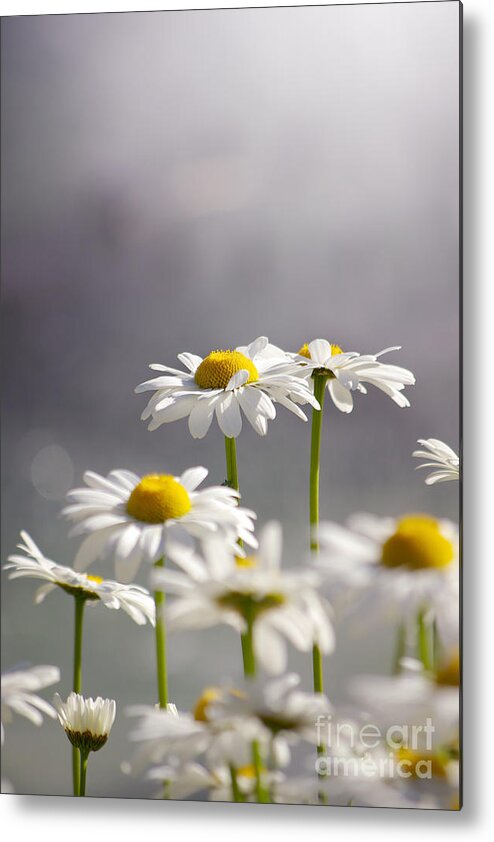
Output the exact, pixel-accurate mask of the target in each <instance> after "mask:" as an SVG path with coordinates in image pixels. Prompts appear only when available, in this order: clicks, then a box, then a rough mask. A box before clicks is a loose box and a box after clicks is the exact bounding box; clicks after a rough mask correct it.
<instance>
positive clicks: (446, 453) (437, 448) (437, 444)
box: [412, 439, 460, 485]
mask: <svg viewBox="0 0 494 842" xmlns="http://www.w3.org/2000/svg"><path fill="white" fill-rule="evenodd" d="M417 444H420V445H422V450H414V451H413V453H412V456H415V458H417V459H425V460H426V461H425V462H423V463H422V464H421V465H417V467H416V468H415V470H420V468H433V469H434V470H433V471H431V473H430V474H429V475H428V476H426V478H425V484H426V485H435V483H437V482H450V481H451V480H457V479H459V478H460V460H459V457H458V456H457V455H456V453H455V452H454V450H452V449H451V447H449V446H448V445H447V444H445V443H444V442H443V441H440V440H439V439H417Z"/></svg>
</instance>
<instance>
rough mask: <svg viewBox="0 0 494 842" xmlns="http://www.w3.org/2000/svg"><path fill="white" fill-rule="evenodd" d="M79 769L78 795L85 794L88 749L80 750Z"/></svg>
mask: <svg viewBox="0 0 494 842" xmlns="http://www.w3.org/2000/svg"><path fill="white" fill-rule="evenodd" d="M80 755H81V771H80V785H79V792H78V795H80V796H84V795H85V794H86V774H87V761H88V757H89V752H88V751H84V752H83V751H81V752H80Z"/></svg>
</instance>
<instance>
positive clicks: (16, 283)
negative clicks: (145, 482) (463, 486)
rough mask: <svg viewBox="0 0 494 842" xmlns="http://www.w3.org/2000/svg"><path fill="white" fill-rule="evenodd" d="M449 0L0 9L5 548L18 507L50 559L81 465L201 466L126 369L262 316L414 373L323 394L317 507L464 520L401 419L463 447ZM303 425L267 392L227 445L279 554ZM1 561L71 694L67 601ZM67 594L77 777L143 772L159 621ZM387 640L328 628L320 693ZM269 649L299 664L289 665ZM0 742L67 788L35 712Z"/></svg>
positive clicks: (32, 657)
mask: <svg viewBox="0 0 494 842" xmlns="http://www.w3.org/2000/svg"><path fill="white" fill-rule="evenodd" d="M458 11H459V9H458V4H457V3H456V2H445V3H426V4H425V3H424V4H420V3H417V4H397V5H393V4H391V5H388V6H386V5H376V6H348V7H332V8H331V7H330V8H298V9H273V10H244V11H239V10H236V11H210V12H176V13H173V12H167V13H148V14H120V15H87V16H70V17H68V16H67V17H39V18H24V19H22V18H17V19H4V20H3V21H2V211H3V213H2V226H3V231H2V277H3V289H2V295H3V313H2V319H3V325H2V327H3V330H2V340H3V352H4V353H3V361H4V377H3V379H4V389H3V415H2V422H3V434H2V457H3V458H2V471H3V485H2V488H3V494H2V515H3V516H2V559H5V558H6V556H7V555H8V553H9V552H12V551H13V548H14V546H15V543H16V539H17V534H18V531H19V529H21V528H25V529H27V530H28V531H29V532H30V533H31V534H32V535H33V537H34V538H35V540H36V541H37V542H38V543H39V545H40V546H41V548H42V549H43V550H44V551H45V552H46V554H47V555H48V556H51V557H54V558H56V559H58V560H59V561H60V562H62V563H64V562H65V563H70V562H71V560H72V557H73V554H74V551H75V548H76V542H75V541H72V540H69V539H68V538H67V528H66V525H65V523H64V522H63V521H61V520H59V519H58V513H59V510H60V508H61V505H62V500H63V497H64V493H65V491H66V490H67V488H68V487H70V486H72V485H73V484H79V481H80V478H81V474H82V472H83V471H84V470H85V469H86V468H92V469H94V470H96V471H99V472H101V473H104V472H106V471H108V470H111V468H113V467H129V468H133V469H135V470H136V471H137V472H138V473H140V472H143V473H144V472H146V471H149V470H163V471H173V472H180V471H181V470H183V469H184V468H185V467H187V466H190V465H195V464H204V465H206V466H207V467H208V468H209V470H210V479H211V481H213V482H221V481H222V479H223V474H224V469H223V460H224V454H223V442H222V438H221V435H220V433H219V430H218V429H217V428H216V427H214V428H212V430H211V431H210V433H209V435H208V436H207V438H206V439H205V440H203V441H202V442H196V441H193V440H192V439H191V438H190V436H189V434H188V431H187V426H186V423H185V422H177V423H175V424H170V425H167V426H165V427H163V428H162V429H161V430H159V431H157V432H155V433H153V434H151V433H148V432H147V430H146V427H145V425H144V424H142V422H140V421H139V414H140V411H141V409H142V407H143V404H144V401H143V399H142V396H135V395H133V388H134V386H135V385H136V383H138V382H140V381H141V380H143V379H144V378H145V377H146V375H147V369H146V366H147V364H148V363H150V362H165V363H168V364H171V365H173V360H174V358H175V355H176V354H177V353H178V352H179V351H184V350H189V351H192V352H194V353H199V354H201V355H202V354H206V353H207V352H208V351H209V350H211V349H212V348H216V347H230V346H235V345H237V344H244V343H246V342H248V341H250V340H251V339H252V338H254V337H255V336H257V335H259V334H267V335H268V336H269V337H270V339H271V340H272V341H274V342H276V343H277V344H279V345H282V346H283V347H285V348H293V349H294V350H296V349H297V348H298V347H299V346H300V345H301V344H302V342H304V341H305V340H307V339H311V338H314V337H316V336H324V337H327V338H328V339H330V340H332V341H336V342H338V343H339V344H340V345H342V346H343V348H345V349H347V350H359V351H361V352H369V351H370V352H376V351H378V350H380V349H381V348H384V347H386V346H388V345H394V344H401V345H402V346H403V351H401V352H398V353H397V354H396V355H394V357H393V358H390V360H391V359H392V361H394V362H396V363H399V364H402V365H405V366H406V367H409V368H411V369H412V370H413V371H414V373H415V375H416V377H417V385H416V386H415V387H412V388H410V389H409V390H408V394H409V397H410V399H411V401H412V407H411V408H410V409H408V410H401V409H399V408H398V407H397V406H395V405H394V404H393V403H392V402H391V401H390V400H389V399H387V398H386V397H385V396H384V395H382V394H381V393H377V392H375V393H370V394H369V395H368V396H367V397H363V396H360V397H359V396H357V399H356V406H355V410H354V412H353V414H352V415H350V416H343V415H341V414H340V413H338V412H337V410H335V409H333V408H332V407H331V406H330V404H328V412H327V417H326V419H325V431H324V443H323V468H322V478H321V495H322V516H326V517H331V518H335V519H343V518H345V517H346V516H347V515H349V514H350V513H352V512H353V511H356V510H368V511H373V512H376V513H378V514H399V513H402V512H406V511H422V510H423V511H430V512H432V513H436V514H440V515H446V516H449V517H452V518H456V517H457V513H458V488H457V486H456V484H451V485H443V486H439V487H438V488H432V489H430V488H426V487H425V486H424V484H423V482H422V479H421V475H417V474H416V473H414V471H413V467H414V464H413V460H412V459H411V457H410V452H411V450H412V449H413V448H414V443H415V440H416V439H417V437H419V436H420V437H429V436H435V437H438V438H442V439H444V440H445V441H447V442H448V443H450V444H451V445H452V446H453V447H455V448H457V447H458V398H459V396H458V392H459V380H458V364H459V362H458V360H459V348H458V321H459V312H458V242H459V240H458V237H459V234H458V220H459V208H458V154H459V149H458ZM309 435H310V430H309V427H308V425H304V424H302V423H301V422H299V421H298V420H297V419H296V418H294V417H292V416H291V415H289V414H288V413H286V412H283V410H282V409H281V410H280V412H279V416H278V418H277V419H276V421H275V422H274V423H272V424H271V426H270V431H269V435H268V437H267V438H266V439H261V438H259V437H258V436H257V435H256V434H255V433H254V432H253V431H251V429H250V428H247V426H245V428H244V430H243V431H242V435H241V438H240V440H239V443H238V450H239V470H240V478H241V484H242V489H243V492H244V501H245V504H246V505H249V506H251V507H253V508H255V509H256V510H257V512H258V513H259V521H260V523H263V522H265V521H266V520H268V519H269V518H271V517H276V518H279V519H281V520H282V521H283V523H284V526H285V535H286V548H287V552H286V564H287V565H297V564H299V563H300V561H301V559H302V557H303V554H304V552H305V545H306V541H307V527H306V521H307V482H308V477H307V469H308V457H309ZM95 572H98V569H97V567H96V568H95ZM99 572H103V573H106V574H107V575H111V572H112V571H111V568H110V567H106V568H105V569H103V568H102V569H101V570H100V571H99ZM144 573H145V571H143V574H144ZM2 579H3V588H2V591H3V610H2V669H6V668H8V667H12V666H14V665H18V664H20V663H22V662H31V663H43V662H44V663H53V664H58V665H60V667H61V669H62V681H61V684H60V688H59V689H60V691H61V692H62V694H65V693H67V692H69V690H70V683H71V646H72V627H71V623H72V601H71V600H70V599H69V598H68V597H66V596H65V595H64V594H63V593H56V594H53V595H51V596H50V597H48V601H47V602H46V603H45V604H44V605H43V606H41V607H38V608H37V607H34V606H33V605H32V596H33V593H34V590H35V588H36V584H35V583H34V582H29V581H26V582H24V581H23V582H12V583H7V580H6V577H5V575H3V577H2ZM141 581H142V582H143V583H144V584H145V583H146V577H145V575H143V576H142V577H141ZM87 614H88V616H87V621H86V626H85V677H84V678H85V687H84V690H85V692H86V693H87V694H93V695H95V694H101V695H109V696H113V697H115V698H116V699H117V702H118V706H119V716H118V719H117V722H116V725H115V728H114V734H113V735H112V738H111V740H110V743H109V745H108V747H107V748H105V750H104V752H102V753H101V755H98V756H95V757H94V758H93V762H92V763H91V768H90V772H89V777H88V791H90V792H91V791H92V792H93V793H96V792H99V794H102V795H117V794H122V795H124V794H126V795H139V794H145V793H149V792H151V791H152V788H149V787H148V786H146V785H144V784H142V783H141V782H139V781H129V780H128V779H126V778H125V777H124V776H123V775H122V774H121V773H120V772H119V764H120V762H121V761H123V760H125V759H128V757H129V754H130V750H129V748H128V742H127V738H126V733H127V730H128V723H127V721H126V718H125V716H124V715H123V709H124V707H125V705H126V704H130V703H134V702H141V701H146V702H154V700H155V698H154V697H155V687H154V684H155V679H154V660H153V635H152V632H151V631H150V630H149V629H140V628H138V627H137V626H135V625H134V624H133V623H132V622H131V621H130V620H129V618H127V617H126V616H124V615H122V612H118V613H115V614H111V613H110V612H109V611H106V610H104V609H103V608H101V607H100V608H97V609H94V610H91V611H88V612H87ZM391 646H392V633H391V630H390V629H385V630H383V631H382V632H381V633H374V634H372V635H368V636H366V637H365V638H361V637H360V638H359V637H356V636H355V635H352V630H351V629H348V628H347V627H346V626H345V627H343V628H340V629H339V637H338V648H337V651H336V653H335V655H334V656H333V657H332V658H331V660H330V661H329V664H328V668H327V685H328V690H329V692H330V694H331V696H332V697H333V698H334V699H335V700H336V701H338V700H340V699H342V698H343V697H344V687H345V679H346V677H348V676H349V675H350V674H353V673H355V672H357V671H362V670H366V671H367V670H375V671H379V670H387V669H388V666H389V658H390V652H391ZM290 664H291V666H293V667H294V668H296V669H297V670H298V671H300V672H301V673H302V675H303V677H304V679H305V680H306V683H307V686H309V685H310V664H309V663H308V662H307V661H306V660H305V659H302V658H300V657H297V656H295V655H293V657H291V661H290ZM170 672H171V686H172V696H173V698H174V700H175V701H176V702H177V704H178V705H179V707H182V708H183V707H188V706H190V705H191V704H192V703H193V701H194V699H195V698H196V696H197V695H198V693H199V692H200V690H201V688H202V687H203V685H204V684H205V683H209V684H210V683H214V682H215V681H216V680H217V679H218V678H221V677H222V676H232V677H235V676H236V675H238V674H239V672H240V658H239V648H238V644H237V641H236V639H235V637H234V635H233V633H230V632H229V631H228V630H224V629H217V630H212V631H209V632H207V633H203V634H199V635H198V634H192V633H191V634H182V635H179V636H177V637H176V638H174V639H173V640H172V645H171V652H170ZM50 694H51V690H49V691H48V693H47V695H50ZM2 753H3V774H4V775H6V776H7V777H8V778H9V779H10V780H11V781H12V783H13V785H14V788H15V789H16V791H18V792H33V793H37V792H41V793H62V794H63V793H69V792H70V778H69V774H68V773H69V746H68V743H67V741H66V740H65V738H64V737H63V734H62V733H61V731H60V729H59V727H58V726H57V725H55V724H54V723H52V722H51V721H50V722H48V723H47V724H46V725H45V726H44V727H43V728H41V729H36V728H34V726H31V725H30V724H29V723H27V722H25V720H21V719H18V718H17V719H16V720H15V722H14V723H13V724H11V725H10V726H7V740H6V745H5V747H4V750H3V752H2ZM47 757H49V758H50V761H52V762H50V763H47Z"/></svg>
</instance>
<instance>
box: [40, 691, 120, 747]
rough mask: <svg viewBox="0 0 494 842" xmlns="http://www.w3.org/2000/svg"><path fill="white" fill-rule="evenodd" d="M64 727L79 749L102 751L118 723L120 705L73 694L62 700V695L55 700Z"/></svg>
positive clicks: (56, 694) (107, 700)
mask: <svg viewBox="0 0 494 842" xmlns="http://www.w3.org/2000/svg"><path fill="white" fill-rule="evenodd" d="M53 704H54V705H55V707H56V709H57V714H58V719H59V722H60V725H61V726H62V728H63V729H64V731H65V733H66V734H67V737H68V738H69V740H70V742H71V743H72V745H73V746H74V747H75V748H78V749H80V750H81V752H90V751H99V750H100V749H101V748H103V746H104V745H105V743H106V742H107V740H108V737H109V735H110V731H111V728H112V725H113V723H114V721H115V714H116V703H115V701H114V700H113V699H102V698H101V696H98V697H97V698H96V699H92V698H85V697H84V696H81V695H80V694H79V693H70V695H69V696H68V697H67V701H65V702H64V701H62V699H61V698H60V696H59V694H58V693H55V696H54V697H53Z"/></svg>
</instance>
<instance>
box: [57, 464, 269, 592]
mask: <svg viewBox="0 0 494 842" xmlns="http://www.w3.org/2000/svg"><path fill="white" fill-rule="evenodd" d="M207 473H208V472H207V470H206V468H201V467H198V468H189V469H188V470H187V471H184V473H183V474H182V475H181V476H177V477H175V476H172V475H171V474H148V475H146V476H144V477H139V476H138V475H137V474H134V473H132V472H131V471H122V470H119V471H111V472H110V473H109V474H108V476H106V477H103V476H100V475H99V474H96V473H93V472H92V471H87V472H86V473H85V474H84V481H85V483H86V486H87V487H86V488H76V489H74V490H72V491H69V493H68V500H69V505H68V506H66V508H65V509H63V512H62V514H64V515H65V516H66V517H67V518H69V520H72V521H74V522H75V527H74V529H73V530H72V534H73V535H79V534H82V533H89V534H88V537H86V538H85V540H84V541H83V543H82V544H81V546H80V548H79V551H78V552H77V555H76V557H75V561H74V567H75V569H76V570H78V571H81V570H85V569H86V568H87V567H88V566H89V565H90V564H91V563H92V562H93V561H94V560H95V559H96V558H97V557H101V556H103V557H106V556H113V557H114V559H115V571H116V577H117V579H119V580H120V581H122V582H129V581H131V580H132V579H133V578H134V577H135V574H136V573H137V570H138V569H139V566H140V564H141V562H143V561H144V562H151V563H154V562H155V561H157V560H158V559H160V558H162V557H163V556H164V555H165V554H167V553H168V554H170V555H171V554H172V553H173V549H174V547H175V546H177V545H183V544H185V545H186V546H189V547H191V546H192V545H193V544H194V540H195V539H197V540H199V541H201V540H204V539H205V538H207V537H209V536H211V535H212V534H217V535H219V536H221V539H222V540H224V541H225V542H226V543H227V544H229V545H230V546H231V547H232V548H233V547H237V551H239V550H238V546H237V543H236V542H237V541H238V540H239V539H241V540H242V541H244V542H245V543H246V544H248V545H249V546H252V547H255V546H257V541H256V539H255V538H254V535H253V532H254V519H255V514H254V513H253V512H251V511H250V510H248V509H244V508H242V507H240V506H239V505H238V498H239V494H238V492H237V491H235V490H234V489H232V488H227V487H225V486H210V487H209V488H205V489H201V490H198V486H199V485H200V484H201V482H202V481H203V480H204V479H205V478H206V476H207Z"/></svg>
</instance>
